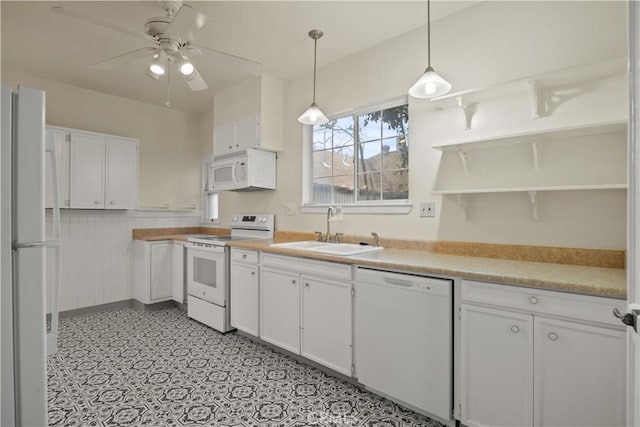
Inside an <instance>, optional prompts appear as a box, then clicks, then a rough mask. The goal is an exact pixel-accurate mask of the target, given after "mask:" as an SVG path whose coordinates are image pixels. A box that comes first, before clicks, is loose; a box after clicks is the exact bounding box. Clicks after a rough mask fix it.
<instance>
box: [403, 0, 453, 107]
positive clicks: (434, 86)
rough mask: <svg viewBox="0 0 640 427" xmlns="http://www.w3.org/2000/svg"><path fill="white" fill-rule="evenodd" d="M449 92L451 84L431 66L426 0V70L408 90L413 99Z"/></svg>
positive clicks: (429, 19) (429, 30)
mask: <svg viewBox="0 0 640 427" xmlns="http://www.w3.org/2000/svg"><path fill="white" fill-rule="evenodd" d="M450 90H451V83H449V82H448V81H446V80H445V79H443V78H442V77H441V76H440V75H439V74H438V73H436V72H435V70H434V69H433V67H432V66H431V2H430V0H427V69H426V70H425V71H424V74H423V75H422V77H420V78H419V79H418V81H417V82H415V83H414V85H413V86H411V88H410V89H409V95H411V96H413V97H414V98H435V97H437V96H442V95H444V94H446V93H448V92H449V91H450Z"/></svg>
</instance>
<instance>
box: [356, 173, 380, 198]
mask: <svg viewBox="0 0 640 427" xmlns="http://www.w3.org/2000/svg"><path fill="white" fill-rule="evenodd" d="M358 200H359V201H362V200H380V173H379V172H371V173H361V174H358Z"/></svg>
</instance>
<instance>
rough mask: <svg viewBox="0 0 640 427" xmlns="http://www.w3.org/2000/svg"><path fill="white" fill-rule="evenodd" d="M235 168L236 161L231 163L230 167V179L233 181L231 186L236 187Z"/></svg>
mask: <svg viewBox="0 0 640 427" xmlns="http://www.w3.org/2000/svg"><path fill="white" fill-rule="evenodd" d="M236 166H238V159H235V160H234V161H233V166H231V179H232V180H233V185H235V186H237V185H238V179H237V178H236Z"/></svg>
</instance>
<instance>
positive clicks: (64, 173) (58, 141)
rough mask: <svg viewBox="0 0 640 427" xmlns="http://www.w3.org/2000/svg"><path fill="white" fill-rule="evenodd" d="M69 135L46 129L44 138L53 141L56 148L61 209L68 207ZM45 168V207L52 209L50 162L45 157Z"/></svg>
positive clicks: (61, 131)
mask: <svg viewBox="0 0 640 427" xmlns="http://www.w3.org/2000/svg"><path fill="white" fill-rule="evenodd" d="M68 136H69V134H68V133H67V132H65V131H63V130H59V129H50V128H47V132H46V138H47V139H48V140H53V142H54V144H55V147H56V163H57V166H58V196H59V199H60V200H59V202H60V203H59V204H58V206H59V207H61V208H68V207H69V203H70V200H69V138H68ZM45 168H46V173H45V177H47V182H46V190H45V207H46V208H53V182H52V181H51V180H50V178H49V177H51V171H50V168H51V160H50V157H49V156H46V157H45Z"/></svg>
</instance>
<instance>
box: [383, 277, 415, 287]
mask: <svg viewBox="0 0 640 427" xmlns="http://www.w3.org/2000/svg"><path fill="white" fill-rule="evenodd" d="M384 282H385V283H386V284H389V285H395V286H402V287H403V288H412V287H413V285H414V282H413V280H403V279H397V278H395V277H386V276H385V277H384Z"/></svg>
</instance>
